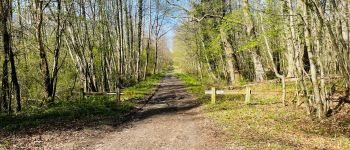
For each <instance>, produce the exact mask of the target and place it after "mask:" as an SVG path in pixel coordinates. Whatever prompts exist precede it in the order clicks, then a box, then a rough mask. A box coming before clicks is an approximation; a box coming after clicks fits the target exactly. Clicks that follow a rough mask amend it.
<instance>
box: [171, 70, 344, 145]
mask: <svg viewBox="0 0 350 150" xmlns="http://www.w3.org/2000/svg"><path fill="white" fill-rule="evenodd" d="M177 76H178V77H179V78H180V79H181V80H182V81H183V82H184V83H185V84H186V85H187V86H188V91H189V92H190V93H191V94H193V95H195V96H196V97H199V98H200V99H199V100H200V101H202V102H204V103H203V104H204V111H205V112H206V114H207V115H208V116H209V117H211V118H213V119H214V120H216V121H218V122H219V123H221V124H222V125H224V126H225V127H226V131H227V132H228V133H229V134H230V137H231V138H232V140H233V141H234V142H236V143H238V144H240V145H242V146H243V147H245V149H350V138H349V137H350V117H349V115H348V112H347V111H346V109H349V107H346V108H344V110H345V111H343V113H339V114H337V115H335V116H332V117H330V118H325V119H324V120H314V119H312V118H310V117H309V116H308V115H306V113H305V112H306V111H305V110H304V108H303V107H302V106H297V105H296V104H294V103H295V101H296V97H295V95H294V93H293V91H294V83H292V82H291V83H287V92H288V93H287V101H288V106H283V105H282V102H281V100H280V99H281V95H280V94H279V93H276V92H272V93H257V94H253V95H252V100H251V103H250V104H245V103H244V95H224V96H222V95H221V96H218V97H217V104H214V105H213V104H210V103H209V101H210V97H209V96H206V95H204V90H205V89H206V87H209V86H208V85H207V84H206V81H205V80H202V81H200V80H198V79H197V78H196V77H195V76H191V75H181V74H179V75H177ZM194 85H195V86H194ZM251 89H252V91H253V92H254V90H262V91H264V90H265V91H278V90H281V85H280V84H279V83H274V82H271V83H261V84H256V85H253V86H252V87H251Z"/></svg>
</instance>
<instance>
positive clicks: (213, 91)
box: [205, 86, 290, 104]
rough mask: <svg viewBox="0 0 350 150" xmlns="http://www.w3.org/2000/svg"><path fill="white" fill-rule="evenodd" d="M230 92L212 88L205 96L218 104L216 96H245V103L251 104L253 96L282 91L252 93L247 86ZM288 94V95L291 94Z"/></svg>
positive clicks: (230, 89) (256, 91) (257, 91)
mask: <svg viewBox="0 0 350 150" xmlns="http://www.w3.org/2000/svg"><path fill="white" fill-rule="evenodd" d="M228 89H229V90H218V89H217V88H215V87H211V90H206V91H205V94H208V95H209V94H210V95H211V103H212V104H215V103H216V95H245V101H244V102H245V103H250V99H251V95H252V94H261V93H268V94H272V93H273V94H279V93H281V91H267V90H261V91H259V90H254V91H252V90H251V88H250V87H249V86H246V87H245V88H239V89H236V90H234V89H233V88H231V87H230V88H228ZM289 92H290V91H289ZM289 92H288V93H289Z"/></svg>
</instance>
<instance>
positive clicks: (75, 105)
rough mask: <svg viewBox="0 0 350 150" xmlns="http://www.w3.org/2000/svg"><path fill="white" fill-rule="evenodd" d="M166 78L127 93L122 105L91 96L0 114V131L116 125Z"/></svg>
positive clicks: (149, 81) (110, 98) (152, 79)
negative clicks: (115, 123)
mask: <svg viewBox="0 0 350 150" xmlns="http://www.w3.org/2000/svg"><path fill="white" fill-rule="evenodd" d="M162 77H163V75H154V76H151V77H148V78H147V80H145V81H142V82H140V83H138V84H136V85H133V86H131V87H127V88H125V89H123V90H122V92H123V93H124V95H122V99H123V101H122V102H121V103H119V104H117V103H116V101H115V98H114V97H113V96H90V97H85V98H77V99H69V100H61V101H58V102H56V103H55V104H52V105H50V106H48V107H39V106H35V105H31V106H27V107H26V109H24V110H23V111H21V112H19V113H16V114H12V115H8V114H5V113H0V131H2V132H5V131H6V132H14V131H23V130H27V129H33V128H41V127H42V126H45V128H46V127H48V128H56V129H58V128H64V127H62V126H66V125H67V126H71V125H72V124H74V123H76V122H78V123H81V124H82V125H83V126H85V125H91V124H93V125H98V124H113V123H114V122H115V121H117V119H118V118H119V117H121V115H123V114H125V113H127V112H129V111H130V110H131V109H133V108H134V106H135V103H134V101H130V100H135V99H142V98H143V97H144V96H145V95H147V94H148V93H150V92H151V91H152V90H153V89H154V88H155V85H156V84H157V83H158V82H159V81H160V79H161V78H162ZM2 134H3V133H2ZM0 135H1V132H0Z"/></svg>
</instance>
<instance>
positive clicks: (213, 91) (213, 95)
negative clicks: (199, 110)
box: [211, 87, 216, 104]
mask: <svg viewBox="0 0 350 150" xmlns="http://www.w3.org/2000/svg"><path fill="white" fill-rule="evenodd" d="M215 103H216V89H215V87H211V104H215Z"/></svg>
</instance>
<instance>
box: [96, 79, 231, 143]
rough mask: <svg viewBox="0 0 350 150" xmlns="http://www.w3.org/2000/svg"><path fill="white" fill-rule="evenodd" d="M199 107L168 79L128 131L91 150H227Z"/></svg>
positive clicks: (111, 135)
mask: <svg viewBox="0 0 350 150" xmlns="http://www.w3.org/2000/svg"><path fill="white" fill-rule="evenodd" d="M197 106H198V103H197V102H196V101H195V100H194V99H193V98H192V97H191V96H190V95H189V94H188V93H187V92H186V91H185V87H184V86H183V84H182V83H181V82H180V81H179V80H178V79H176V78H175V77H171V76H167V77H166V78H165V79H164V80H163V82H162V83H161V85H160V88H159V90H158V91H157V93H156V94H155V95H154V97H153V98H152V99H151V101H150V103H149V104H147V105H146V107H145V108H144V109H143V111H141V112H140V113H139V114H137V120H138V121H135V122H133V123H132V124H130V126H129V128H126V129H123V130H122V131H120V132H113V133H111V134H109V135H107V136H105V137H104V138H102V139H100V140H99V141H97V142H96V143H95V145H93V146H91V147H90V148H92V149H101V150H103V149H128V150H138V149H139V150H146V149H147V150H149V149H166V150H175V149H176V150H185V149H186V150H206V149H208V150H214V149H225V148H224V147H223V146H224V145H222V144H221V143H222V142H223V141H221V140H222V138H221V136H222V134H220V131H219V130H217V129H216V128H215V126H214V124H213V123H212V122H211V121H209V120H207V119H206V118H205V117H204V116H203V115H202V114H201V113H200V108H198V107H197Z"/></svg>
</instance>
